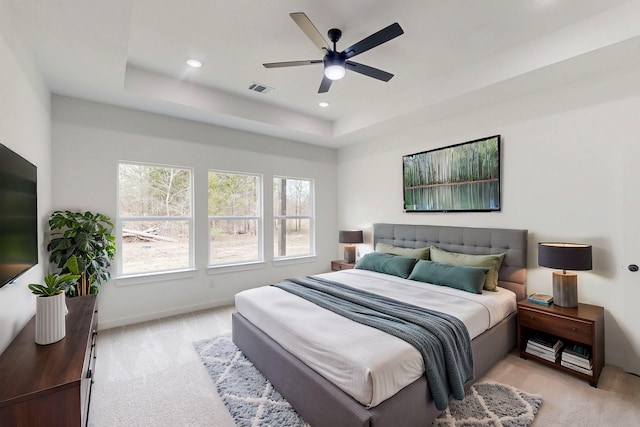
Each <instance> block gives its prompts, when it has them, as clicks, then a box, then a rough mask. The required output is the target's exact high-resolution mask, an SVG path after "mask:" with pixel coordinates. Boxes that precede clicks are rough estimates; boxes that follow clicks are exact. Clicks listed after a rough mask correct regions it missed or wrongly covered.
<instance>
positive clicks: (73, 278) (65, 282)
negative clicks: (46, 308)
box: [29, 256, 80, 297]
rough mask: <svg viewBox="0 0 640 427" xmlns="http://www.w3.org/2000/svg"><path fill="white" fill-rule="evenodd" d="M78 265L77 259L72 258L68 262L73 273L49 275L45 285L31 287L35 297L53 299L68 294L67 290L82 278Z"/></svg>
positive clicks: (45, 279)
mask: <svg viewBox="0 0 640 427" xmlns="http://www.w3.org/2000/svg"><path fill="white" fill-rule="evenodd" d="M77 265H78V263H77V260H76V257H75V256H71V258H69V260H68V261H67V268H69V269H70V270H71V272H69V273H65V274H49V275H47V276H45V278H44V285H42V284H39V283H32V284H30V285H29V289H30V290H31V292H32V293H33V294H34V295H37V296H42V297H52V296H54V295H58V294H61V293H63V292H66V291H67V289H69V288H70V287H73V286H74V285H75V284H76V282H77V281H78V279H79V278H80V274H78V273H79V271H78V270H77Z"/></svg>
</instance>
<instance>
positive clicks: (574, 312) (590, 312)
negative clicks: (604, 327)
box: [518, 300, 604, 321]
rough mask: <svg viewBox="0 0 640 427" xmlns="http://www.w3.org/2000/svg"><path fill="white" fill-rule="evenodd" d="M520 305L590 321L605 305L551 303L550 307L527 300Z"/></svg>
mask: <svg viewBox="0 0 640 427" xmlns="http://www.w3.org/2000/svg"><path fill="white" fill-rule="evenodd" d="M518 307H519V308H526V309H531V310H538V311H540V312H543V313H550V314H554V315H558V316H566V317H571V318H574V319H582V320H589V321H595V320H596V319H597V318H598V317H600V316H601V315H602V312H603V311H604V307H600V306H598V305H591V304H578V306H577V307H560V306H559V305H555V304H551V305H550V306H549V307H545V306H544V305H540V304H536V303H533V302H529V301H527V300H521V301H518Z"/></svg>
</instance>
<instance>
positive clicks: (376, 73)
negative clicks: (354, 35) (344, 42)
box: [344, 61, 393, 82]
mask: <svg viewBox="0 0 640 427" xmlns="http://www.w3.org/2000/svg"><path fill="white" fill-rule="evenodd" d="M344 65H345V67H347V68H348V69H349V70H351V71H355V72H356V73H360V74H364V75H365V76H369V77H373V78H374V79H378V80H382V81H384V82H388V81H389V80H391V77H393V74H391V73H387V72H386V71H382V70H379V69H377V68H373V67H369V66H368V65H364V64H360V63H358V62H353V61H347V62H346V63H345V64H344Z"/></svg>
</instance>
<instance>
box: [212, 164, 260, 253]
mask: <svg viewBox="0 0 640 427" xmlns="http://www.w3.org/2000/svg"><path fill="white" fill-rule="evenodd" d="M261 187H262V179H261V177H260V176H259V175H250V174H243V173H233V172H220V171H209V265H212V266H215V265H227V264H240V263H246V262H255V261H262V207H261V198H260V197H261V196H260V195H261V191H260V189H261Z"/></svg>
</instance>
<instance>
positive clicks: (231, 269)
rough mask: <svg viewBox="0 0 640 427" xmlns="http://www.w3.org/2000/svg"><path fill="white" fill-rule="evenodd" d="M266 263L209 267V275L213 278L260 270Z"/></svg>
mask: <svg viewBox="0 0 640 427" xmlns="http://www.w3.org/2000/svg"><path fill="white" fill-rule="evenodd" d="M264 266H265V262H264V261H253V262H246V263H242V264H221V265H215V266H209V267H207V274H208V275H210V276H212V275H215V274H225V273H235V272H237V271H248V270H259V269H261V268H264Z"/></svg>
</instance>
